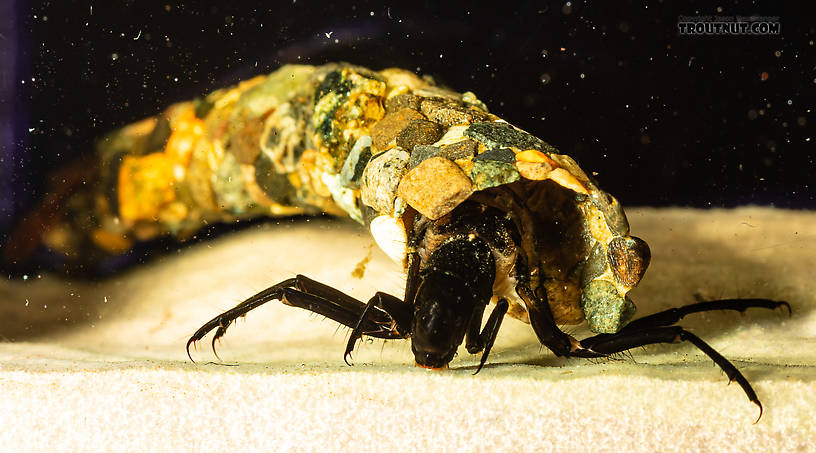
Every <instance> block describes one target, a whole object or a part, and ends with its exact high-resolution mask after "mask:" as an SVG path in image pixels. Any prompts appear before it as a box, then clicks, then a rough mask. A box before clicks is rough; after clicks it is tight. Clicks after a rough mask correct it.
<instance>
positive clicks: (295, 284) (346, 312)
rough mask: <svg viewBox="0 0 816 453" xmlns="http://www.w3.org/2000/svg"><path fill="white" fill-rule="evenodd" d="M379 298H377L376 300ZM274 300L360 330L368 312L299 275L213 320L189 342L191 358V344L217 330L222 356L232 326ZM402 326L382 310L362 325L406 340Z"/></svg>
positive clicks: (366, 329) (366, 330)
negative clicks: (224, 339)
mask: <svg viewBox="0 0 816 453" xmlns="http://www.w3.org/2000/svg"><path fill="white" fill-rule="evenodd" d="M377 294H378V295H380V294H384V293H377ZM377 297H378V296H374V298H377ZM391 297H393V296H391ZM271 300H280V301H281V302H283V303H284V304H286V305H291V306H293V307H299V308H303V309H306V310H309V311H312V312H314V313H317V314H320V315H323V316H325V317H327V318H329V319H332V320H334V321H337V322H339V323H340V324H343V325H345V326H348V327H357V324H358V323H359V322H361V318H362V315H363V313H364V311H365V309H366V304H364V303H363V302H361V301H359V300H357V299H355V298H353V297H351V296H349V295H347V294H345V293H343V292H341V291H339V290H337V289H335V288H332V287H331V286H328V285H324V284H322V283H320V282H317V281H315V280H312V279H310V278H308V277H305V276H303V275H298V276H296V277H295V278H290V279H287V280H284V281H282V282H280V283H278V284H277V285H273V286H270V287H269V288H267V289H265V290H263V291H261V292H259V293H258V294H255V295H254V296H252V297H250V298H249V299H247V300H245V301H243V302H241V303H240V304H238V305H236V306H235V307H233V308H231V309H229V310H227V311H225V312H224V313H221V314H220V315H218V316H216V317H215V318H213V319H211V320H209V321H208V322H207V323H205V324H204V325H203V326H201V328H199V329H198V330H197V331H196V332H195V333H194V334H193V335H192V336H191V337H190V339H189V340H187V356H188V357H190V360H193V358H192V356H191V355H190V345H191V344H193V343H195V342H196V341H199V340H201V339H202V338H204V336H205V335H207V333H209V332H210V331H212V330H213V329H216V328H217V330H216V331H215V335H214V336H213V340H212V348H213V352H214V353H215V355H216V357H218V353H216V351H215V341H216V340H218V339H219V338H221V337H222V336H224V334H225V333H226V331H227V328H228V327H229V326H230V324H232V322H233V321H234V320H235V319H237V318H240V317H241V316H244V315H246V314H247V312H249V311H250V310H253V309H255V308H257V307H260V306H261V305H263V304H265V303H267V302H269V301H271ZM398 317H399V316H398ZM401 327H402V326H401V325H398V323H397V321H396V320H395V319H394V317H392V316H391V314H389V312H388V311H386V310H385V309H383V308H380V307H375V308H374V309H372V310H370V313H368V314H367V316H366V317H365V319H364V321H363V322H362V324H361V325H360V326H359V328H360V329H361V331H362V333H363V334H364V335H369V336H372V337H377V338H386V339H394V338H405V336H404V335H403V334H402V333H401V332H405V331H406V329H403V328H401Z"/></svg>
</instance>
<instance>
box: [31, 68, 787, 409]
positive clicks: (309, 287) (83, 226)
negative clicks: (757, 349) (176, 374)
mask: <svg viewBox="0 0 816 453" xmlns="http://www.w3.org/2000/svg"><path fill="white" fill-rule="evenodd" d="M99 146H100V150H99V151H100V157H101V159H100V164H99V165H100V168H99V170H98V181H99V184H97V185H96V187H97V189H96V191H95V192H94V193H93V194H92V195H88V196H85V197H84V198H77V199H76V201H74V205H77V206H83V203H84V206H85V208H83V209H76V210H75V211H76V212H80V213H83V215H81V216H77V218H74V219H73V221H71V219H69V221H68V222H65V223H64V224H63V225H62V226H61V227H60V228H61V230H59V231H61V234H59V235H52V236H53V237H52V239H51V240H50V241H46V242H47V243H49V245H51V246H52V247H55V248H63V249H66V248H70V247H71V246H72V244H74V245H75V244H76V243H78V242H81V241H79V240H69V239H66V238H77V237H80V236H83V234H81V233H82V232H85V233H84V237H87V238H89V239H88V241H90V243H92V245H93V246H94V247H96V248H98V249H101V250H103V251H106V252H108V253H119V252H121V251H123V250H127V249H128V248H129V247H130V246H131V244H132V242H133V241H134V240H139V239H148V238H151V237H155V236H157V235H159V234H162V233H173V234H176V235H181V236H184V235H190V234H192V232H194V231H196V230H197V229H198V228H200V227H201V225H202V224H204V223H207V222H213V221H230V220H235V219H238V218H247V217H253V216H261V215H267V216H268V215H291V214H298V213H315V212H327V213H331V214H338V215H348V216H350V217H351V218H352V219H354V220H356V221H358V222H359V223H361V224H363V225H365V226H366V227H367V228H368V229H369V231H370V232H371V234H372V236H373V237H374V239H375V240H376V242H377V243H378V245H379V246H380V247H381V248H382V249H383V251H385V253H386V254H388V255H389V256H390V257H391V258H392V259H394V260H395V261H397V262H398V263H400V264H401V265H402V266H403V267H404V269H405V272H406V275H407V280H406V289H405V294H404V296H403V298H402V299H400V298H397V297H395V296H393V295H389V294H385V293H382V292H378V293H376V294H375V295H374V296H373V297H372V298H371V299H370V300H369V301H368V302H363V301H360V300H357V299H355V298H353V297H351V296H348V295H346V294H344V293H342V292H340V291H339V290H337V289H334V288H332V287H330V286H327V285H325V284H322V283H320V282H317V281H314V280H312V279H309V278H308V277H305V276H303V275H297V276H296V277H294V278H290V279H287V280H284V281H282V282H280V283H278V284H276V285H273V286H271V287H269V288H268V289H266V290H264V291H261V292H260V293H258V294H256V295H254V296H252V297H250V298H249V299H247V300H245V301H243V302H241V303H240V304H238V305H237V306H236V307H234V308H232V309H230V310H227V311H226V312H224V313H221V314H219V315H218V316H216V317H214V318H213V319H212V320H210V321H208V322H207V323H205V324H204V325H203V326H202V327H201V328H200V329H198V330H197V331H196V332H195V333H194V334H193V335H192V336H191V337H190V339H189V341H188V342H187V353H188V355H189V353H190V345H191V344H194V343H195V342H196V341H199V340H201V339H202V338H204V336H205V335H207V334H208V333H209V332H211V331H212V330H215V334H214V335H213V340H212V341H213V351H215V341H216V340H217V339H218V338H220V337H222V336H223V335H224V334H225V333H226V331H227V328H228V327H229V326H230V325H231V324H232V322H233V321H234V320H235V319H237V318H239V317H241V316H244V315H245V314H246V313H248V312H249V311H251V310H253V309H254V308H257V307H258V306H260V305H262V304H264V303H266V302H269V301H272V300H280V301H281V302H283V303H284V304H287V305H291V306H294V307H300V308H303V309H306V310H309V311H312V312H315V313H319V314H321V315H323V316H325V317H328V318H330V319H332V320H334V321H336V322H338V323H340V324H343V325H345V326H348V327H349V328H351V329H352V330H351V335H350V338H349V341H348V344H347V345H346V349H345V355H344V359H345V360H346V362H347V363H348V360H349V358H350V357H351V353H352V351H353V348H354V346H355V343H356V342H357V341H358V340H359V339H360V338H361V337H362V336H370V337H376V338H384V339H400V338H410V339H411V349H412V351H413V353H414V358H415V361H416V364H417V365H419V366H422V367H426V368H434V369H438V368H444V367H447V365H448V364H449V363H450V362H451V360H452V359H453V358H454V355H455V354H456V351H457V349H458V347H459V346H460V345H461V344H462V343H463V342H464V343H465V346H466V349H467V350H468V352H470V353H472V354H477V353H481V359H480V362H479V366H478V368H477V370H476V372H478V371H479V370H481V369H482V367H483V366H484V364H485V363H486V361H487V359H488V356H489V354H490V350H491V348H492V346H493V343H494V341H495V339H496V336H497V334H498V331H499V328H500V327H501V323H502V320H503V318H504V316H505V315H506V314H507V315H510V316H513V317H516V318H518V319H521V320H523V321H525V322H527V323H529V324H530V325H531V326H532V328H533V330H534V331H535V334H536V335H537V337H538V339H539V340H540V342H541V344H543V345H544V346H546V347H547V348H548V349H550V350H551V351H552V352H553V353H554V354H556V355H557V356H561V357H585V358H597V357H607V356H609V355H611V354H615V353H620V352H623V351H626V350H629V349H632V348H636V347H639V346H644V345H648V344H653V343H674V342H680V341H686V342H689V343H691V344H693V345H694V346H696V347H697V348H699V349H700V350H701V351H702V352H703V353H705V354H706V355H707V356H708V357H710V358H711V359H712V360H713V361H714V362H715V363H716V364H717V365H718V366H719V367H720V368H721V369H722V370H723V371H725V373H726V375H727V376H728V378H729V380H732V381H737V383H738V384H739V385H740V387H741V388H742V389H743V391H744V392H745V394H746V395H747V397H748V399H749V400H750V401H751V402H753V403H755V404H757V405H758V406H759V408H760V416H761V413H762V406H761V404H760V402H759V399H758V398H757V395H756V393H755V392H754V390H753V389H752V388H751V385H750V384H749V382H748V381H747V379H746V378H745V377H744V376H743V375H742V374H741V373H740V372H739V370H737V368H736V367H735V366H734V365H733V364H732V363H731V362H729V361H728V360H727V359H726V358H725V357H723V356H722V355H720V354H719V353H717V352H716V351H715V350H714V349H713V348H711V347H710V346H709V345H708V344H706V343H705V342H704V341H703V340H701V339H700V338H698V337H697V336H695V335H694V334H692V333H691V332H689V331H687V330H684V329H683V328H682V327H681V326H678V325H676V323H677V322H678V321H679V320H680V319H682V318H683V317H684V316H686V315H688V314H692V313H698V312H703V311H710V310H736V311H744V310H746V309H747V308H751V307H759V308H768V309H775V308H778V307H780V306H785V307H787V308H788V310H789V311H790V306H789V305H788V304H787V303H786V302H781V301H771V300H766V299H729V300H718V301H711V302H701V303H696V304H692V305H687V306H683V307H679V308H673V309H669V310H666V311H663V312H660V313H656V314H653V315H649V316H646V317H643V318H640V319H637V320H635V321H631V322H630V320H631V318H632V317H633V315H634V312H635V305H634V303H633V302H632V301H631V300H630V299H629V298H628V296H627V293H628V292H629V291H630V290H631V289H632V288H633V287H635V286H636V285H637V284H638V283H639V282H640V280H641V278H642V277H643V275H644V272H645V271H646V268H647V267H648V265H649V260H650V251H649V247H648V246H647V244H646V243H645V242H644V241H643V240H641V239H639V238H637V237H634V236H631V235H630V234H629V224H628V222H627V219H626V215H625V214H624V211H623V209H622V208H621V206H620V205H619V203H618V202H617V200H616V199H615V198H614V197H612V196H611V195H609V194H607V193H606V192H604V191H602V190H601V189H600V188H598V185H597V183H596V182H595V181H594V180H593V179H592V178H590V177H588V176H587V175H586V173H584V171H583V170H581V168H580V167H579V166H578V165H577V164H576V163H575V161H574V160H573V159H572V158H571V157H569V156H567V155H565V154H562V153H560V152H559V151H558V150H557V149H555V148H554V147H553V146H551V145H549V144H548V143H546V142H544V141H543V140H540V139H538V138H536V137H534V136H532V135H531V134H529V133H527V132H524V131H522V130H520V129H518V128H516V127H514V126H512V125H510V124H509V123H507V122H506V121H504V120H502V119H500V118H499V117H497V116H496V115H493V114H491V113H489V112H488V110H487V108H486V106H485V105H484V104H483V103H482V102H481V101H479V99H478V98H477V97H476V96H475V95H474V94H473V93H469V92H467V93H464V94H459V93H456V92H453V91H450V90H448V89H445V88H441V87H438V86H436V85H434V84H433V82H432V81H431V80H429V79H423V78H419V77H417V76H416V75H414V74H413V73H411V72H408V71H403V70H398V69H386V70H383V71H379V72H375V71H371V70H368V69H365V68H361V67H357V66H353V65H348V64H330V65H325V66H320V67H312V66H284V67H282V68H281V69H279V70H278V71H276V72H274V73H272V74H270V75H268V76H259V77H256V78H254V79H251V80H249V81H246V82H243V83H241V84H239V85H237V86H235V87H232V88H227V89H223V90H219V91H216V92H214V93H212V94H210V95H208V96H206V97H205V98H203V99H199V100H196V101H192V102H186V103H181V104H176V105H174V106H171V107H170V108H169V109H168V110H166V111H165V112H164V113H162V114H161V115H159V116H157V117H155V118H150V119H147V120H144V121H142V122H139V123H136V124H133V125H131V126H127V127H125V128H123V129H121V130H119V131H116V132H113V133H112V134H110V135H109V136H108V137H107V138H105V139H104V140H102V141H101V143H100V145H99ZM88 212H92V213H93V215H90V216H89V215H87V213H88ZM60 238H61V239H60ZM88 241H86V242H88ZM491 301H494V302H495V307H494V308H493V309H492V312H491V313H490V315H489V317H488V319H487V322H486V323H485V325H484V327H483V328H482V319H483V315H484V312H485V310H486V308H487V306H488V304H489V303H490V302H491ZM584 321H586V322H587V324H588V325H589V328H590V329H591V330H592V331H593V332H595V333H596V335H594V336H591V337H589V338H585V339H583V340H580V341H579V340H577V339H576V338H574V337H572V336H571V335H568V334H567V333H565V332H563V331H562V330H561V329H560V328H559V327H558V324H577V323H581V322H584ZM190 359H191V360H192V357H190Z"/></svg>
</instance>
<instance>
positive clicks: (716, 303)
mask: <svg viewBox="0 0 816 453" xmlns="http://www.w3.org/2000/svg"><path fill="white" fill-rule="evenodd" d="M779 307H785V308H787V309H788V316H790V315H791V307H790V304H788V303H787V302H784V301H779V302H777V301H773V300H768V299H722V300H712V301H709V302H699V303H696V304H689V305H684V306H682V307H676V308H670V309H668V310H665V311H661V312H658V313H655V314H652V315H648V316H644V317H642V318H640V319H636V320H634V321H632V322H630V323H629V324H627V325H626V326H625V327H624V328H623V329H622V330H624V331H625V330H639V329H643V328H646V327H658V326H670V325H672V324H674V323H676V322H677V321H680V320H681V319H683V317H685V316H686V315H689V314H692V313H700V312H704V311H714V310H735V311H738V312H740V313H742V312H744V311H745V310H747V309H749V308H768V309H771V310H774V309H776V308H779Z"/></svg>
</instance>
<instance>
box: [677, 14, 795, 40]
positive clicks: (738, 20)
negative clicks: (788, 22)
mask: <svg viewBox="0 0 816 453" xmlns="http://www.w3.org/2000/svg"><path fill="white" fill-rule="evenodd" d="M781 29H782V26H781V24H780V22H779V18H778V17H762V16H680V17H678V18H677V30H678V32H679V33H680V34H681V35H778V34H779V33H780V30H781Z"/></svg>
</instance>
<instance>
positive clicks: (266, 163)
mask: <svg viewBox="0 0 816 453" xmlns="http://www.w3.org/2000/svg"><path fill="white" fill-rule="evenodd" d="M236 160H237V158H236ZM255 182H256V183H257V184H258V186H259V187H260V188H261V189H263V191H264V193H265V194H266V196H268V197H269V199H270V200H272V201H274V202H275V203H278V204H282V205H289V206H291V205H294V204H296V201H295V187H294V186H293V185H292V183H291V182H290V181H289V177H288V176H287V175H286V174H283V173H279V172H277V171H276V169H275V166H274V164H273V163H272V160H271V159H270V158H269V156H267V155H266V154H261V155H260V157H259V158H258V160H257V161H256V162H255Z"/></svg>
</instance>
